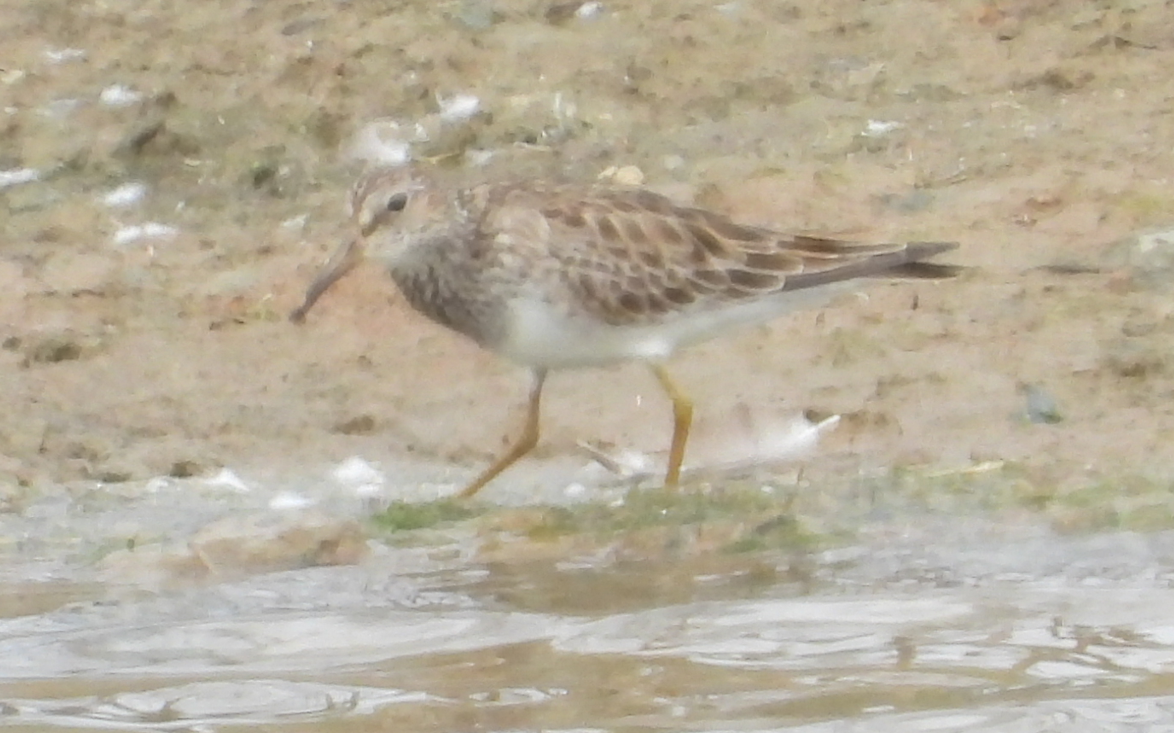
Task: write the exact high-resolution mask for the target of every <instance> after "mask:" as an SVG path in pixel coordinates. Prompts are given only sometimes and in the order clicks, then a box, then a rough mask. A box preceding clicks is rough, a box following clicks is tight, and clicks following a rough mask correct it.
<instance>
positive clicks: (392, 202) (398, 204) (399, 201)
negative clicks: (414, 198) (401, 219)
mask: <svg viewBox="0 0 1174 733" xmlns="http://www.w3.org/2000/svg"><path fill="white" fill-rule="evenodd" d="M407 205H408V195H407V194H406V193H397V194H395V195H394V196H392V197H391V198H389V199H388V200H387V210H388V211H403V210H404V207H405V206H407Z"/></svg>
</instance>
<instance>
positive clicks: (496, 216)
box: [290, 166, 958, 498]
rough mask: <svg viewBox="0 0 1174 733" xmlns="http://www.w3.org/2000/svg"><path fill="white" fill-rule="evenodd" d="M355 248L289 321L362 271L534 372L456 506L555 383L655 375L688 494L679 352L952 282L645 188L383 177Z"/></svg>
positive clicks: (361, 200) (375, 179)
mask: <svg viewBox="0 0 1174 733" xmlns="http://www.w3.org/2000/svg"><path fill="white" fill-rule="evenodd" d="M350 208H351V213H352V218H353V224H354V226H355V228H356V232H355V236H354V237H353V238H351V239H349V240H348V241H346V242H344V243H343V244H342V246H340V247H339V248H338V250H337V251H336V252H335V253H334V254H333V255H332V256H331V258H330V260H329V261H328V262H327V263H326V265H325V266H323V268H322V270H321V271H320V272H319V273H318V275H317V276H316V277H315V278H314V280H313V282H312V283H311V284H310V287H309V289H308V290H307V292H306V297H305V301H304V302H303V303H302V305H301V306H300V307H299V308H297V309H296V310H295V311H293V312H292V313H291V314H290V319H291V320H293V321H295V322H301V321H302V320H303V319H304V318H305V315H306V313H307V311H309V309H310V308H311V307H312V306H313V305H314V303H315V301H317V300H318V298H319V297H321V295H322V294H323V293H324V292H325V291H326V290H327V289H328V288H329V287H330V286H331V285H332V284H333V283H334V282H336V281H337V280H338V279H339V278H341V277H342V276H343V275H345V274H346V273H347V272H349V271H350V270H351V269H352V268H354V266H355V265H357V264H358V263H359V262H360V261H362V260H363V259H364V258H365V257H370V258H372V259H375V260H378V261H379V262H381V263H382V264H383V265H384V266H385V267H387V269H388V272H389V273H390V274H391V278H392V279H393V280H394V281H395V283H396V284H397V285H398V286H399V289H400V290H401V291H402V292H403V294H404V296H405V298H406V299H407V301H408V302H409V303H410V304H411V305H412V306H413V307H414V308H415V309H416V310H418V311H420V312H421V313H423V314H424V315H425V316H427V317H428V318H430V319H432V320H433V321H436V322H437V323H439V324H441V325H443V326H447V327H448V328H450V329H452V330H454V331H457V332H459V333H461V334H464V335H465V336H467V337H469V338H471V339H473V341H475V342H477V343H478V344H480V345H481V346H482V347H484V348H486V349H488V350H490V351H493V352H495V353H497V354H500V355H501V356H504V357H506V358H508V359H511V360H513V361H515V362H517V363H518V364H521V365H523V366H526V367H528V368H529V369H530V373H531V375H532V380H531V386H530V396H529V408H528V411H527V414H526V421H525V425H524V427H523V429H522V433H521V435H520V436H519V437H518V439H517V440H516V441H515V442H514V443H513V445H512V447H511V448H510V449H509V450H507V451H506V452H505V454H504V455H502V456H501V457H500V458H498V460H496V461H495V462H494V463H493V464H492V465H490V466H489V467H488V468H486V469H485V470H484V471H482V472H481V474H480V475H479V476H477V478H476V479H474V480H473V481H472V482H471V483H470V484H469V485H468V486H467V487H465V489H464V490H463V491H462V492H461V493H460V496H461V497H462V498H467V497H471V496H473V495H474V494H476V493H477V492H478V491H480V490H481V488H482V487H484V486H485V485H486V484H487V483H489V482H490V481H491V480H493V479H494V478H495V477H496V476H497V475H498V474H500V473H501V472H502V471H504V470H505V469H506V468H508V467H509V466H511V465H512V464H513V463H515V462H516V461H518V460H519V459H520V458H522V457H523V456H525V455H526V454H527V453H529V452H530V451H531V450H532V449H533V448H534V446H535V445H537V443H538V436H539V426H538V423H539V403H540V400H541V397H542V387H543V384H544V382H545V381H546V376H547V373H548V372H549V371H550V370H552V369H566V368H573V367H586V366H598V365H603V364H612V363H616V362H622V361H640V362H644V363H645V364H647V365H648V366H649V367H650V369H651V370H652V373H653V374H654V375H655V376H656V378H657V381H658V382H659V383H660V386H661V387H662V388H663V390H664V391H665V393H666V394H667V395H668V398H669V399H670V400H671V402H672V406H673V435H672V442H671V444H670V449H669V460H668V469H667V472H666V474H665V479H664V483H665V486H666V487H673V486H676V485H677V483H678V482H679V480H680V473H681V463H682V460H683V459H684V455H685V443H686V441H687V440H688V437H689V428H690V425H691V423H692V417H693V404H692V402H691V401H690V399H689V397H688V396H687V395H686V394H685V393H684V392H683V391H681V389H679V388H678V387H677V386H676V384H675V383H674V382H673V380H672V378H671V377H670V376H669V374H668V372H667V371H666V370H665V367H664V362H665V360H666V359H668V357H669V356H671V355H672V354H673V353H674V352H676V351H677V350H678V349H680V348H682V347H685V346H689V345H691V344H696V343H698V342H701V341H704V340H706V339H709V338H712V337H715V336H719V335H721V334H723V333H727V332H729V331H731V330H732V329H734V328H735V327H738V326H743V325H750V324H756V323H761V322H764V321H767V320H769V319H772V318H774V317H776V316H779V315H781V314H783V313H786V312H788V311H792V310H796V309H798V308H803V307H812V306H814V305H820V304H822V303H823V302H826V301H827V300H828V299H830V297H831V296H832V295H834V294H835V293H836V292H840V291H843V290H845V289H850V288H851V286H852V285H853V284H854V283H853V282H852V281H855V280H858V279H860V278H874V277H895V278H917V279H942V278H947V277H951V276H953V275H954V274H955V273H956V271H957V269H958V268H956V267H953V266H950V265H940V264H934V263H929V262H925V261H924V260H926V259H927V258H930V257H933V256H934V255H937V254H940V253H942V252H945V251H947V250H950V249H953V248H954V247H956V246H957V245H956V244H954V243H950V242H912V243H908V244H860V243H853V242H845V241H840V240H835V239H825V238H820V237H812V236H803V235H793V234H785V233H781V232H778V231H775V230H772V229H768V228H763V227H758V226H748V225H744V224H739V223H736V222H734V221H732V220H731V219H729V218H728V217H726V216H723V215H722V214H718V213H714V212H711V211H706V210H703V209H698V208H693V207H689V206H682V205H679V204H677V203H674V202H673V201H672V200H670V199H668V198H666V197H664V196H661V195H659V194H656V193H653V192H651V191H648V190H645V189H641V188H628V187H619V186H611V185H602V184H597V185H588V186H574V185H556V184H546V183H541V182H536V181H518V182H497V183H482V184H479V185H474V186H469V187H451V186H446V185H443V184H442V183H440V181H439V180H438V179H437V178H436V177H435V173H434V172H430V171H427V170H425V169H423V168H420V167H416V166H405V167H401V168H390V169H377V170H374V171H371V172H369V173H367V174H365V175H363V176H361V177H360V178H359V179H358V181H357V182H356V183H355V185H354V187H353V188H352V190H351V194H350Z"/></svg>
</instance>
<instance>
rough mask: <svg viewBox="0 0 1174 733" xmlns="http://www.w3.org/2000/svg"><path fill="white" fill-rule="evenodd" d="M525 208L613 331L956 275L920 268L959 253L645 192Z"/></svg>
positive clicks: (603, 193) (538, 199)
mask: <svg viewBox="0 0 1174 733" xmlns="http://www.w3.org/2000/svg"><path fill="white" fill-rule="evenodd" d="M527 198H529V202H528V203H529V204H530V205H529V206H525V207H521V208H523V209H525V210H528V211H529V212H531V216H530V217H527V218H526V224H525V227H526V230H527V231H528V232H529V236H528V237H527V238H529V239H530V240H531V241H537V240H539V239H540V240H543V244H544V246H545V247H547V248H548V249H549V252H550V253H551V254H553V255H554V257H555V259H556V260H557V261H558V262H559V265H560V272H561V276H562V278H563V283H564V285H565V286H566V287H567V288H568V289H569V290H570V291H571V293H572V294H573V295H574V296H575V297H576V298H577V299H578V300H579V301H580V303H581V304H582V305H583V306H584V307H586V308H587V309H588V310H590V311H591V312H592V313H593V314H594V315H596V316H598V317H599V318H601V319H603V320H604V321H606V322H607V323H610V324H612V325H627V324H637V323H647V322H649V321H654V320H657V319H659V318H661V317H663V316H665V315H667V314H669V313H672V312H676V311H687V310H690V309H692V308H695V307H700V306H702V305H706V304H708V305H711V306H712V305H713V304H714V303H715V302H722V301H724V302H734V301H740V300H745V299H751V298H760V297H765V296H769V295H770V294H773V293H779V292H784V291H791V290H801V289H804V288H812V287H818V286H821V285H828V284H831V283H835V282H839V281H842V280H849V279H853V278H859V277H874V276H880V275H892V276H896V277H921V278H926V277H929V278H933V277H948V276H950V275H951V274H953V272H952V269H951V268H949V267H947V266H941V265H932V264H929V263H921V262H920V260H922V259H924V258H927V257H931V256H933V255H935V254H938V253H939V252H943V251H946V250H948V249H953V247H954V246H955V245H954V244H950V243H936V242H927V243H914V244H908V245H905V244H855V243H850V242H843V241H839V240H834V239H822V238H818V237H808V236H793V235H787V234H782V233H779V232H775V231H772V230H769V229H764V228H760V227H750V226H743V225H740V224H737V223H735V222H733V221H731V220H730V219H729V218H727V217H725V216H722V215H720V214H716V213H713V212H709V211H705V210H702V209H696V208H691V207H685V206H679V205H677V204H675V203H673V202H672V201H671V200H670V199H668V198H666V197H664V196H660V195H658V194H654V193H652V192H650V191H645V190H639V189H591V190H588V191H585V192H584V191H580V192H579V193H578V194H577V195H576V194H575V193H574V192H570V191H567V192H558V191H547V192H533V193H532V194H531V196H528V197H527ZM506 208H507V209H510V208H512V207H506ZM515 211H517V209H515ZM539 213H540V215H541V217H540V220H539V217H537V216H535V214H539ZM516 225H517V226H521V222H520V221H518V222H516Z"/></svg>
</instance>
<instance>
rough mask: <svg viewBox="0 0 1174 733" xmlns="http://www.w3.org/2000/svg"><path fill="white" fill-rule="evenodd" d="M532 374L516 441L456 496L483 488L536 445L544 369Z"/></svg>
mask: <svg viewBox="0 0 1174 733" xmlns="http://www.w3.org/2000/svg"><path fill="white" fill-rule="evenodd" d="M532 376H533V381H532V382H531V383H530V405H529V408H528V409H527V412H526V424H525V425H524V426H523V427H522V434H521V435H519V436H518V440H517V442H515V443H514V445H513V446H512V447H511V448H510V449H509V450H508V451H506V452H505V455H503V456H502V457H501V458H498V459H497V460H496V461H494V462H493V465H492V466H490V467H489V468H487V469H485V470H484V471H483V472H482V473H481V475H480V476H478V477H477V478H476V480H474V481H473V483H471V484H469V485H468V486H466V487H465V489H464V491H462V492H461V493H460V494H459V495H458V498H460V499H468V498H470V497H471V496H473V495H474V494H476V493H477V492H478V491H480V490H481V489H482V488H484V487H485V484H487V483H489V482H490V481H492V480H493V479H495V478H496V477H497V475H498V474H499V473H501V472H502V471H504V470H506V469H507V468H509V467H510V466H512V465H514V464H515V463H517V462H518V460H520V459H521V458H522V456H524V455H526V454H527V453H529V452H530V451H532V450H534V446H536V445H538V405H539V402H540V401H541V400H542V384H543V383H544V382H545V381H546V370H545V369H535V370H534V373H533V375H532Z"/></svg>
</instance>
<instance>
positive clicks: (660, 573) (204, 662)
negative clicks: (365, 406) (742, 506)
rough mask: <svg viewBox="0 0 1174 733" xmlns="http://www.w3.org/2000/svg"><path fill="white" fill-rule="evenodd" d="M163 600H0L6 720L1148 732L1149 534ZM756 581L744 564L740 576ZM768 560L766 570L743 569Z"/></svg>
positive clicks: (308, 578)
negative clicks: (798, 567)
mask: <svg viewBox="0 0 1174 733" xmlns="http://www.w3.org/2000/svg"><path fill="white" fill-rule="evenodd" d="M430 552H431V557H432V558H434V559H433V560H431V561H429V562H421V561H420V550H419V548H416V549H410V548H400V549H395V548H390V549H388V548H385V549H382V550H379V551H377V552H376V554H375V555H374V556H373V557H371V558H369V559H368V560H367V561H365V562H363V563H362V564H360V565H357V566H349V567H324V568H313V569H303V570H295V571H288V572H279V573H269V574H262V575H258V576H255V577H252V578H249V579H245V580H238V581H232V582H228V581H225V582H204V583H199V584H194V585H188V586H186V587H177V588H172V589H169V590H167V589H159V588H155V589H147V588H144V587H143V586H141V585H132V584H126V585H120V584H113V583H103V584H98V583H90V584H80V583H79V584H74V585H70V584H61V583H50V582H42V583H38V582H35V581H29V582H25V583H22V584H19V585H16V584H13V585H10V586H9V587H8V588H6V589H4V590H3V591H2V592H0V595H2V597H3V598H5V599H6V600H5V603H4V606H3V608H4V610H5V612H6V613H5V615H6V618H4V619H3V620H0V725H3V726H7V727H9V728H14V729H17V730H70V729H92V728H104V729H115V730H168V731H172V730H188V729H192V730H202V731H207V730H225V729H233V728H238V727H252V726H262V725H263V726H265V727H266V729H268V730H273V729H275V728H276V727H278V726H280V727H281V728H284V729H295V730H297V729H303V728H304V729H310V728H313V729H315V730H321V729H322V727H323V726H324V725H329V726H330V727H331V728H338V729H341V730H349V729H369V728H379V729H393V728H394V729H407V730H416V729H423V728H427V729H430V730H454V731H455V730H469V729H471V728H477V729H482V730H537V729H543V730H613V729H624V730H683V729H687V730H779V729H787V730H802V731H890V730H915V731H1040V730H1065V731H1069V730H1071V731H1084V730H1090V731H1091V730H1096V731H1102V730H1114V731H1116V730H1121V731H1132V730H1136V731H1143V730H1144V731H1153V730H1164V729H1167V728H1163V727H1162V726H1163V725H1165V726H1170V725H1171V722H1170V721H1171V720H1174V709H1172V706H1174V615H1172V614H1171V612H1170V609H1171V608H1174V605H1172V603H1171V602H1172V601H1174V593H1172V592H1171V590H1170V584H1171V579H1172V578H1174V573H1172V572H1171V571H1170V570H1169V568H1170V567H1171V564H1170V562H1169V561H1170V559H1171V557H1172V556H1174V535H1170V534H1152V535H1138V534H1132V533H1116V534H1102V535H1096V536H1088V537H1082V538H1065V537H1060V536H1056V535H1054V534H1052V533H1050V532H1047V531H1044V530H1040V529H1037V528H1030V527H1018V528H1007V527H998V526H993V525H980V524H978V523H976V522H974V521H970V522H961V521H959V520H944V519H941V518H937V519H932V518H927V519H926V521H925V522H924V523H921V524H920V525H919V526H912V525H910V526H906V527H903V528H901V529H900V530H899V531H898V530H896V529H895V528H893V527H888V528H881V527H873V528H872V529H870V530H868V531H867V532H866V533H865V534H864V535H863V536H862V538H861V541H860V543H858V544H855V545H853V546H851V547H846V548H838V549H835V550H828V551H824V552H819V553H814V554H813V555H812V556H811V557H810V558H807V559H806V561H805V562H806V563H807V565H806V567H807V572H806V573H805V574H804V577H802V578H796V577H795V576H794V574H792V573H789V572H788V569H789V568H791V567H792V566H793V565H794V564H795V562H796V559H795V557H794V556H783V555H772V554H770V553H766V554H757V555H754V556H753V557H746V558H742V559H736V560H734V561H731V562H729V563H726V565H725V569H724V570H722V571H721V572H716V573H715V572H713V568H714V564H713V562H711V561H710V559H709V558H705V557H696V556H694V557H680V558H674V559H669V560H632V561H616V560H607V559H600V558H596V559H585V560H582V561H576V562H571V561H568V560H565V559H563V560H557V561H518V562H478V561H476V560H475V559H470V556H469V555H468V553H466V552H463V551H462V545H461V544H460V543H457V544H455V545H453V546H452V547H447V548H446V547H438V548H433V549H432V550H430ZM764 568H765V569H766V570H765V571H764ZM771 571H773V572H771Z"/></svg>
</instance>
